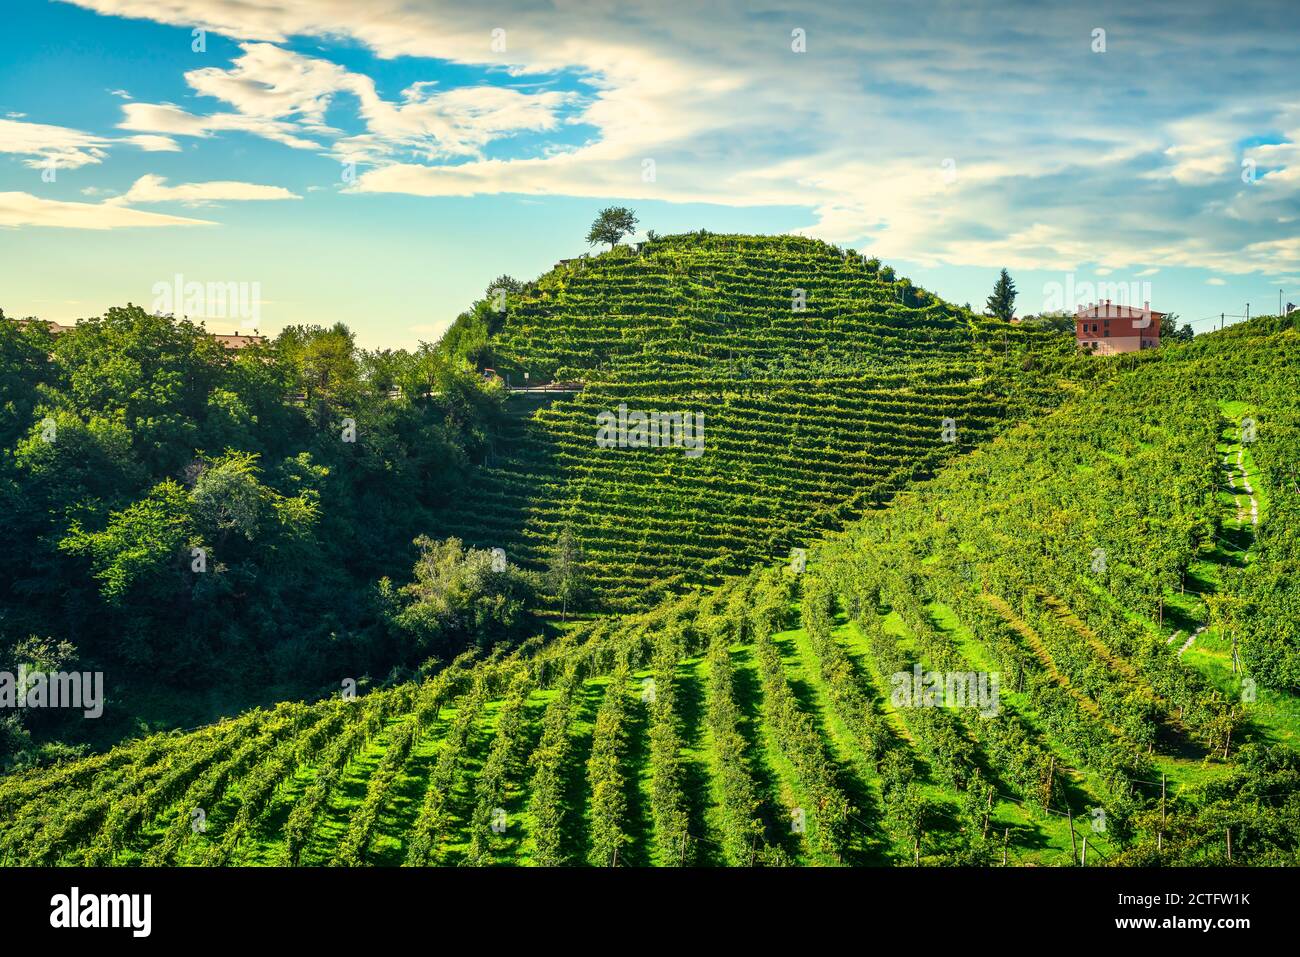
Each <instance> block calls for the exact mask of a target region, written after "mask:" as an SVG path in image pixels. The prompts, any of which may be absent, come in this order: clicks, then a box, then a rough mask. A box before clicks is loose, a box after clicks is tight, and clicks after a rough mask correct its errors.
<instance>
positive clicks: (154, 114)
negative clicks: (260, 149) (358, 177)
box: [118, 103, 323, 150]
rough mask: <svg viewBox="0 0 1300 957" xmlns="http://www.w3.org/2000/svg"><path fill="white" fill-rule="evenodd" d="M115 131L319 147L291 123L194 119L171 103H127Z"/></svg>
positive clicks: (225, 116)
mask: <svg viewBox="0 0 1300 957" xmlns="http://www.w3.org/2000/svg"><path fill="white" fill-rule="evenodd" d="M122 112H123V113H124V114H125V119H123V120H122V122H121V123H119V124H118V128H119V129H124V130H140V131H142V132H145V133H161V134H165V135H166V136H198V137H208V136H212V135H213V134H214V133H218V132H240V133H252V134H253V135H255V136H261V137H265V138H266V139H269V140H275V141H276V142H278V143H282V144H284V145H285V146H289V147H292V148H293V149H299V150H319V149H322V148H323V147H322V145H321V144H320V143H318V142H316V141H315V140H309V139H305V138H303V137H302V136H300V135H299V132H300V130H299V128H298V127H297V126H296V125H295V124H293V123H283V122H279V121H277V120H269V119H265V118H262V117H256V116H244V115H241V114H238V113H216V114H213V115H211V116H198V115H196V114H194V113H188V112H186V111H185V110H182V109H181V108H180V107H179V106H175V105H173V104H171V103H127V104H126V105H125V106H123V107H122Z"/></svg>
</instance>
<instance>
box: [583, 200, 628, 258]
mask: <svg viewBox="0 0 1300 957" xmlns="http://www.w3.org/2000/svg"><path fill="white" fill-rule="evenodd" d="M636 223H637V219H636V214H635V213H634V212H632V210H630V209H628V208H627V207H626V206H610V207H608V208H606V209H602V210H601V211H600V214H599V215H597V216H596V221H595V222H594V223H592V224H591V231H590V232H588V233H587V245H589V246H594V245H596V243H609V248H610V249H613V248H614V247H615V246H616V245H618V241H619V240H620V239H622V238H623V237H624V236H626V235H627V234H629V233H631V232H633V231H634V230H635V229H636Z"/></svg>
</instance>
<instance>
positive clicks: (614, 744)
mask: <svg viewBox="0 0 1300 957" xmlns="http://www.w3.org/2000/svg"><path fill="white" fill-rule="evenodd" d="M1297 368H1300V335H1297V333H1296V332H1294V331H1286V332H1278V333H1275V334H1270V335H1263V334H1260V335H1254V336H1251V335H1248V334H1245V333H1242V332H1238V333H1236V334H1234V335H1233V336H1231V337H1208V338H1207V339H1205V340H1201V341H1198V342H1196V343H1195V344H1193V345H1190V346H1187V347H1185V348H1183V349H1179V350H1169V351H1167V352H1162V353H1158V354H1151V355H1142V356H1135V357H1133V359H1132V360H1126V366H1125V368H1124V369H1123V370H1122V371H1120V372H1119V373H1118V374H1117V375H1116V376H1115V378H1114V379H1113V381H1111V382H1109V383H1108V384H1106V385H1104V386H1102V387H1100V388H1099V389H1097V390H1094V391H1093V392H1091V393H1090V394H1089V395H1087V396H1083V397H1080V398H1077V399H1074V400H1071V401H1069V402H1068V403H1067V404H1066V405H1065V407H1064V408H1062V409H1061V410H1060V411H1058V412H1057V413H1055V414H1053V415H1050V416H1048V417H1046V418H1045V419H1043V420H1042V421H1040V422H1037V423H1033V424H1031V425H1027V426H1023V427H1019V428H1016V429H1014V430H1012V431H1010V432H1008V433H1007V434H1006V435H1005V436H1003V437H1000V438H997V439H994V440H993V441H991V442H990V443H988V444H987V445H986V446H984V447H983V448H981V449H980V450H978V451H976V452H974V453H972V454H970V455H968V456H963V457H962V458H961V459H960V460H958V461H955V462H953V463H951V464H950V465H949V466H948V467H946V468H945V469H943V470H942V471H941V472H940V474H939V475H938V476H936V477H935V478H934V479H933V480H931V481H927V482H924V483H920V484H918V485H916V486H914V487H913V488H911V489H910V490H909V494H906V495H903V496H900V497H898V498H897V499H896V500H895V501H894V502H893V503H892V504H891V505H890V506H889V507H887V508H882V509H878V510H874V511H872V512H870V513H869V514H867V515H866V516H864V517H862V518H861V519H859V520H856V521H854V522H853V523H851V524H850V525H849V526H848V528H847V529H846V530H845V531H843V532H842V533H837V534H834V535H831V536H829V538H828V539H827V540H826V541H825V542H824V544H822V545H820V546H818V547H816V548H814V549H813V550H812V553H811V555H810V564H809V566H808V568H807V570H806V571H805V572H804V573H803V574H797V573H796V572H795V571H794V570H793V569H790V568H770V569H768V570H765V571H757V572H754V573H752V574H751V575H750V576H748V577H747V578H743V579H733V580H730V581H728V582H727V583H726V584H725V585H724V586H722V587H720V588H717V589H710V590H697V591H693V592H691V593H690V594H687V595H685V596H682V597H678V598H674V599H671V600H667V601H664V602H661V603H660V604H658V605H656V606H655V607H654V608H652V609H650V610H648V611H645V612H642V613H638V614H632V615H627V616H624V617H621V618H607V619H601V620H598V621H595V622H589V623H585V624H582V625H580V626H578V627H576V628H572V629H570V630H569V632H568V633H567V634H566V635H565V637H564V638H562V639H561V640H559V641H558V642H556V643H553V644H551V645H548V646H545V647H536V646H529V647H527V648H524V649H517V650H516V651H514V652H512V653H509V654H504V653H502V654H499V655H498V656H497V657H495V658H492V659H490V660H485V661H477V662H476V661H474V660H472V659H471V658H469V657H466V658H463V659H461V660H459V661H458V662H456V663H455V664H453V665H452V666H450V667H449V668H447V669H445V670H444V671H442V672H441V673H439V674H438V675H436V676H435V677H433V678H431V679H429V680H427V681H425V682H424V683H421V684H418V685H411V684H407V685H401V686H398V687H394V688H389V689H385V690H380V691H376V692H373V693H371V694H369V695H366V696H364V697H362V698H359V699H357V700H354V701H346V702H345V701H327V702H321V703H317V704H312V705H302V704H285V705H281V706H279V707H277V708H274V709H270V710H266V711H259V712H255V713H252V714H249V715H246V716H244V717H242V718H239V719H238V720H235V721H230V722H225V723H222V724H219V725H216V726H214V727H211V728H207V729H204V730H202V731H199V732H195V733H193V734H189V735H167V736H156V737H152V738H147V739H144V740H141V741H138V742H135V743H132V744H129V745H126V746H123V747H121V748H118V749H117V750H115V751H112V752H110V753H108V754H106V755H101V756H96V757H93V758H88V759H83V760H80V761H75V762H71V763H68V764H65V765H62V766H59V767H56V768H53V769H50V770H46V771H40V772H33V773H28V774H22V775H17V776H13V777H10V778H7V779H5V781H4V782H3V783H0V821H3V822H4V823H3V825H0V859H2V860H4V861H6V862H8V863H31V864H36V863H63V864H73V863H116V864H138V863H146V864H156V863H167V862H175V863H223V864H231V863H245V864H273V863H285V864H306V865H311V864H335V865H399V864H408V865H489V864H500V865H506V864H526V865H528V864H530V865H556V864H590V865H596V866H614V865H617V866H637V865H664V866H673V865H682V864H709V865H732V866H750V865H758V864H783V863H799V864H810V865H828V866H833V865H841V864H844V865H877V864H900V865H908V864H911V865H916V864H920V865H938V864H975V865H1000V864H1003V863H1006V864H1008V865H1017V864H1044V865H1067V864H1070V863H1072V862H1080V861H1083V860H1084V859H1085V856H1086V863H1087V864H1088V865H1102V864H1116V863H1126V864H1146V865H1150V864H1157V863H1166V864H1168V863H1188V864H1197V863H1224V862H1226V861H1227V860H1228V859H1229V858H1228V854H1229V851H1228V839H1229V838H1230V840H1231V848H1232V851H1231V854H1232V857H1231V860H1232V862H1233V863H1237V864H1241V863H1245V864H1295V863H1297V858H1298V852H1297V841H1298V840H1300V748H1298V747H1297V741H1296V737H1295V729H1296V728H1297V727H1300V702H1298V701H1297V699H1296V696H1295V693H1296V691H1297V684H1296V682H1295V680H1294V677H1293V676H1294V671H1293V670H1290V669H1292V668H1294V664H1295V662H1296V660H1297V656H1298V654H1300V651H1298V649H1297V640H1296V635H1295V631H1294V629H1295V627H1296V624H1295V619H1294V618H1293V617H1292V618H1287V617H1286V615H1285V614H1284V613H1283V612H1282V611H1281V610H1282V609H1285V608H1294V607H1296V604H1295V599H1296V594H1297V591H1296V588H1297V586H1296V585H1295V577H1294V572H1295V570H1296V564H1297V559H1298V558H1300V540H1297V539H1296V537H1295V534H1294V527H1295V526H1294V525H1293V524H1287V523H1286V520H1287V519H1290V518H1294V515H1293V514H1292V513H1293V512H1294V509H1295V505H1294V502H1295V494H1296V491H1297V490H1296V489H1295V487H1294V483H1295V476H1296V475H1297V474H1300V445H1298V444H1297V439H1296V436H1297V435H1300V431H1298V430H1296V429H1295V428H1294V424H1295V423H1296V422H1297V413H1298V412H1300V405H1298V404H1297V398H1296V396H1295V394H1294V390H1293V389H1291V388H1290V387H1289V386H1288V383H1293V382H1294V377H1295V370H1296V369H1297ZM1243 420H1247V421H1243ZM1252 426H1253V427H1256V430H1257V434H1256V432H1251V431H1250V427H1252ZM1248 436H1253V438H1249V439H1248ZM1243 443H1244V445H1245V446H1247V447H1248V448H1249V451H1250V458H1249V459H1247V458H1246V457H1245V455H1244V454H1243V455H1242V456H1240V461H1241V462H1243V463H1245V462H1249V463H1250V464H1251V465H1252V469H1251V470H1250V471H1251V472H1252V473H1253V474H1252V475H1251V480H1252V483H1253V485H1254V488H1255V489H1256V490H1257V494H1258V496H1259V498H1260V499H1261V500H1262V501H1263V502H1264V503H1265V504H1264V507H1263V508H1262V510H1261V516H1260V521H1259V524H1258V526H1255V525H1254V523H1252V522H1250V521H1249V519H1247V520H1246V521H1244V522H1243V521H1242V520H1241V519H1240V517H1239V515H1238V509H1237V506H1236V505H1235V504H1234V503H1233V501H1232V498H1233V497H1232V495H1231V494H1230V492H1231V490H1232V489H1233V488H1235V486H1230V485H1229V483H1228V472H1227V471H1226V470H1225V468H1224V465H1223V463H1224V461H1225V459H1226V458H1228V457H1231V458H1232V460H1233V461H1234V462H1236V461H1237V460H1238V456H1236V455H1235V453H1233V449H1234V448H1239V447H1240V446H1241V445H1242V444H1243ZM1243 451H1244V450H1243ZM1234 609H1236V611H1234ZM1242 609H1250V610H1252V611H1254V610H1259V611H1262V612H1265V613H1267V614H1269V615H1270V617H1266V618H1264V619H1262V620H1261V619H1258V618H1257V617H1253V616H1252V615H1251V614H1245V613H1243V612H1242ZM1193 631H1195V632H1197V633H1198V634H1199V637H1198V638H1197V639H1196V645H1195V646H1194V649H1193V650H1192V651H1189V652H1187V653H1186V654H1182V655H1180V653H1179V651H1180V648H1181V647H1182V646H1181V643H1180V642H1176V641H1173V640H1171V639H1172V638H1173V637H1175V636H1177V635H1178V634H1187V633H1191V632H1193ZM1198 656H1199V657H1198ZM1234 661H1235V664H1234ZM917 667H919V668H920V669H922V671H923V672H924V671H935V672H941V673H944V674H946V675H971V676H975V675H979V676H982V677H983V678H984V679H987V680H989V681H992V680H993V676H994V675H996V676H997V680H998V685H997V687H996V688H995V689H994V690H995V694H993V695H992V696H991V697H988V698H986V699H984V700H980V701H977V702H973V703H976V704H978V705H979V706H978V707H926V706H918V705H921V704H922V703H921V702H916V701H914V700H910V699H909V695H908V694H907V693H903V689H905V688H907V687H910V686H911V681H912V678H913V675H914V674H915V672H914V670H913V669H914V668H917ZM1248 682H1249V683H1248ZM966 703H967V704H971V703H972V702H966Z"/></svg>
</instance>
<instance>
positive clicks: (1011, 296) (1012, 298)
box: [985, 269, 1016, 322]
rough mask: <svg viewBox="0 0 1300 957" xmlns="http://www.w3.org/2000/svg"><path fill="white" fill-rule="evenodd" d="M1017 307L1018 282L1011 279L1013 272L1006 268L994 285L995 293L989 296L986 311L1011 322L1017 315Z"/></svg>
mask: <svg viewBox="0 0 1300 957" xmlns="http://www.w3.org/2000/svg"><path fill="white" fill-rule="evenodd" d="M1015 308H1016V284H1015V283H1014V282H1012V281H1011V274H1010V273H1008V272H1007V271H1006V270H1005V269H1004V270H1002V275H1000V276H998V281H997V282H996V283H995V284H994V286H993V295H991V296H989V298H988V302H987V304H986V305H985V311H986V312H988V314H989V315H991V316H994V317H996V318H998V319H1001V320H1002V321H1003V322H1009V321H1010V320H1011V317H1012V316H1013V315H1015Z"/></svg>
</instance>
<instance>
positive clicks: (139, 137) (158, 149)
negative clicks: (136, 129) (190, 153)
mask: <svg viewBox="0 0 1300 957" xmlns="http://www.w3.org/2000/svg"><path fill="white" fill-rule="evenodd" d="M122 142H123V143H130V144H131V145H132V146H138V147H140V149H142V150H144V151H145V152H146V153H179V152H180V150H181V144H179V143H177V142H176V141H175V140H174V139H172V138H171V137H170V136H157V135H155V134H152V133H137V134H136V135H135V136H124V137H123V138H122Z"/></svg>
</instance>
